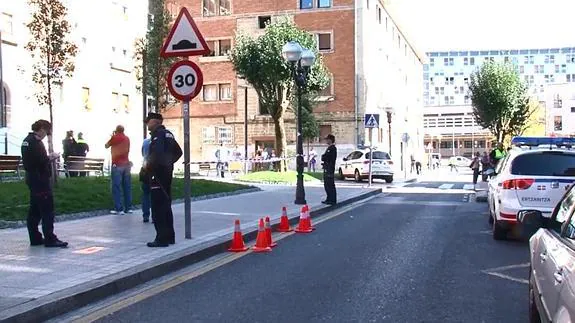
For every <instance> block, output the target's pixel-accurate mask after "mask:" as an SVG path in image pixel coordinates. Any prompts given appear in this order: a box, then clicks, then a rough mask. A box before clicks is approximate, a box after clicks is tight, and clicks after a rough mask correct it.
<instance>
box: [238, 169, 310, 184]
mask: <svg viewBox="0 0 575 323" xmlns="http://www.w3.org/2000/svg"><path fill="white" fill-rule="evenodd" d="M296 175H297V172H295V171H288V172H283V173H280V172H272V171H262V172H253V173H249V174H247V175H242V176H239V177H237V178H236V180H238V181H241V182H248V183H275V184H294V183H296V181H297V177H296ZM319 175H321V174H320V173H304V174H303V180H304V182H318V181H319V179H320V178H321V176H319Z"/></svg>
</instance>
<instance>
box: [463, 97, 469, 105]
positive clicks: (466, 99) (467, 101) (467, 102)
mask: <svg viewBox="0 0 575 323" xmlns="http://www.w3.org/2000/svg"><path fill="white" fill-rule="evenodd" d="M463 100H464V102H465V104H469V95H466V96H465V97H464V98H463Z"/></svg>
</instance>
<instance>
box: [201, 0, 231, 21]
mask: <svg viewBox="0 0 575 323" xmlns="http://www.w3.org/2000/svg"><path fill="white" fill-rule="evenodd" d="M203 7H204V8H203V13H204V16H205V17H210V16H227V15H229V14H231V10H230V0H203Z"/></svg>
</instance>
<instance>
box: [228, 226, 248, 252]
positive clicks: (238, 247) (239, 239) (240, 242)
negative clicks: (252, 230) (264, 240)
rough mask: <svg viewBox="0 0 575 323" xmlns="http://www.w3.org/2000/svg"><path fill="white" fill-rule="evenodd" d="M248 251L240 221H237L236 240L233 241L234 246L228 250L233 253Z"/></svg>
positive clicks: (235, 228)
mask: <svg viewBox="0 0 575 323" xmlns="http://www.w3.org/2000/svg"><path fill="white" fill-rule="evenodd" d="M246 250H248V248H247V247H246V246H245V245H244V238H243V236H242V229H241V228H240V220H236V223H235V226H234V238H233V239H232V245H231V246H230V248H229V249H228V251H231V252H243V251H246Z"/></svg>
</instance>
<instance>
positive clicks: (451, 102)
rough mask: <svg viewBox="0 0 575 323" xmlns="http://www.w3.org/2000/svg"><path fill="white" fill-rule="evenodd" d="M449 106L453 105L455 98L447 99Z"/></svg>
mask: <svg viewBox="0 0 575 323" xmlns="http://www.w3.org/2000/svg"><path fill="white" fill-rule="evenodd" d="M449 104H455V98H454V97H453V96H450V97H449Z"/></svg>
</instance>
